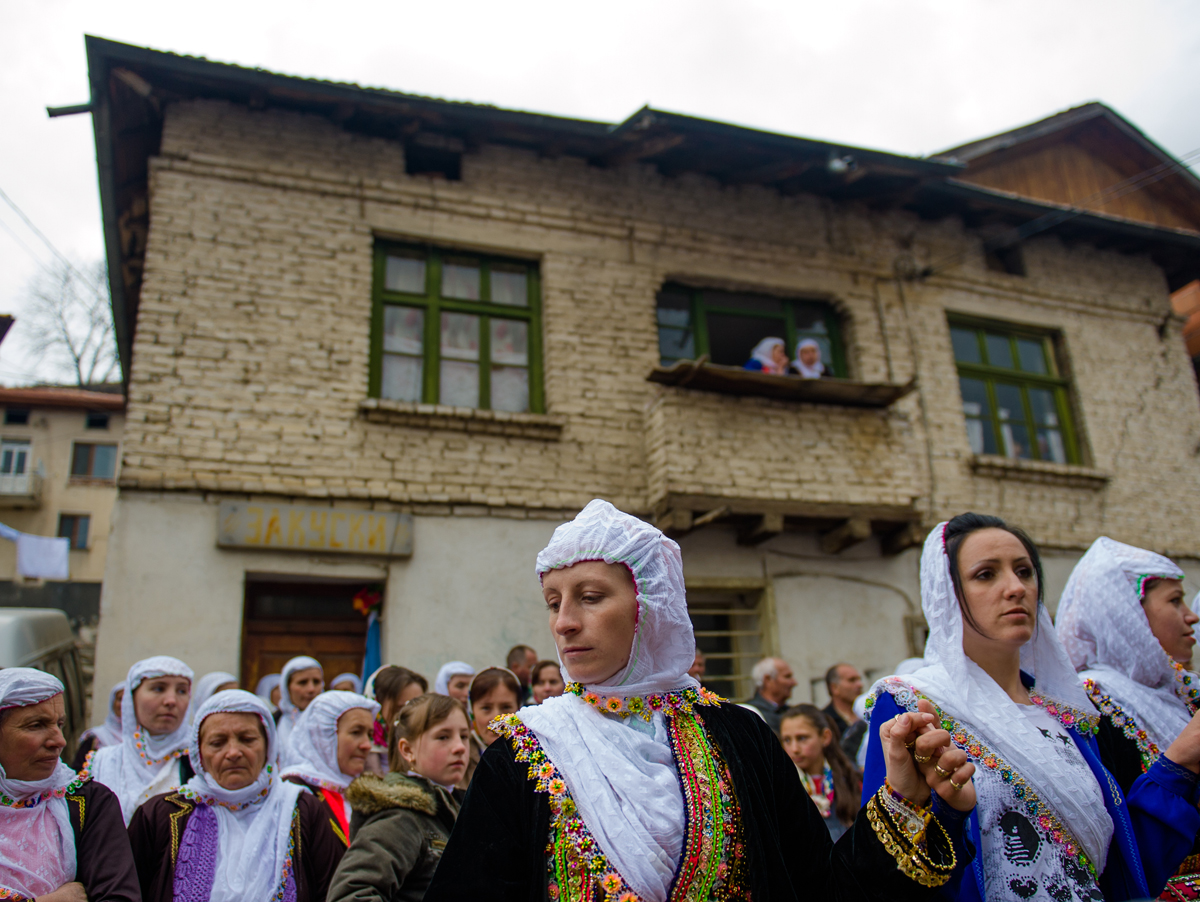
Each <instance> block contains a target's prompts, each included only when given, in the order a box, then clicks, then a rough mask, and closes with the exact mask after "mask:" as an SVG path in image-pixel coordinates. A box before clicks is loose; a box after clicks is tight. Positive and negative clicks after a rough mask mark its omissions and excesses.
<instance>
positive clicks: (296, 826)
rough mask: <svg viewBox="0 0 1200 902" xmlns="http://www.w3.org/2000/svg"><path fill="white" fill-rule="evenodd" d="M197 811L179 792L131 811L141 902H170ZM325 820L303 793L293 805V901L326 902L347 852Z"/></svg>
mask: <svg viewBox="0 0 1200 902" xmlns="http://www.w3.org/2000/svg"><path fill="white" fill-rule="evenodd" d="M195 810H196V803H195V802H193V801H191V800H190V799H188V798H185V797H184V796H181V795H180V794H179V793H176V792H167V793H163V794H162V795H157V796H155V797H154V798H152V799H150V801H148V802H146V803H145V804H144V805H142V807H141V808H139V809H138V810H137V811H135V812H134V815H133V820H132V821H130V823H129V841H130V844H131V845H132V846H133V858H134V861H135V862H136V863H137V873H138V880H139V881H140V882H141V885H142V899H143V900H145V902H172V900H173V898H174V884H175V857H176V855H178V853H179V842H180V840H181V839H182V838H183V831H184V829H185V827H186V826H187V822H188V818H190V817H191V816H192V812H193V811H195ZM329 821H330V817H329V807H328V806H327V805H326V804H325V801H324V800H323V799H319V798H317V797H316V796H314V795H311V794H310V793H307V792H306V793H303V794H302V795H301V796H300V797H299V798H298V799H297V800H296V811H295V813H294V814H293V816H292V835H293V837H294V840H295V848H296V850H297V854H296V857H297V859H298V861H297V863H296V870H295V875H296V902H324V899H325V894H326V893H327V892H328V891H329V881H330V880H331V879H332V878H333V872H334V871H335V870H337V866H338V862H339V861H341V860H342V855H343V854H344V853H345V851H346V847H345V846H344V845H342V842H341V840H339V839H338V838H337V836H336V835H334V832H333V829H332V828H331V827H330V825H329ZM89 898H90V897H89ZM247 902H249V900H247Z"/></svg>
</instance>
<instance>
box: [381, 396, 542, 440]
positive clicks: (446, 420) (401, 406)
mask: <svg viewBox="0 0 1200 902" xmlns="http://www.w3.org/2000/svg"><path fill="white" fill-rule="evenodd" d="M358 412H359V414H360V415H361V416H362V417H364V418H365V419H366V420H367V422H369V423H381V424H384V425H388V426H409V427H414V428H418V429H451V430H454V431H456V432H471V433H477V434H483V435H503V436H508V437H511V438H528V439H537V440H540V441H545V442H557V441H561V439H562V432H563V427H564V426H565V425H566V421H565V420H564V419H563V418H562V417H556V416H553V415H551V414H545V413H506V412H504V411H500V410H476V409H475V408H471V407H447V406H444V405H441V404H414V403H411V402H408V401H386V400H383V399H382V398H365V399H363V400H362V401H360V402H359V404H358Z"/></svg>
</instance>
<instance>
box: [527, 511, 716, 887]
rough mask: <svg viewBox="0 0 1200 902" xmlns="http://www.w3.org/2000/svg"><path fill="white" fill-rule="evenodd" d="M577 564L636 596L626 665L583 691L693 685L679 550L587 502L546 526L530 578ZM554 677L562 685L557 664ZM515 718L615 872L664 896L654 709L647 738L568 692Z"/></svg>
mask: <svg viewBox="0 0 1200 902" xmlns="http://www.w3.org/2000/svg"><path fill="white" fill-rule="evenodd" d="M580 561H605V562H607V563H610V564H624V565H625V566H626V567H627V568H628V569H629V573H630V575H631V576H632V577H633V584H634V590H635V591H636V593H637V613H636V617H637V620H636V627H635V629H634V636H633V645H632V647H631V648H630V650H629V660H628V662H627V663H626V665H625V666H624V667H623V668H622V669H621V670H619V671H618V672H617V673H616V674H614V675H613V676H612V677H610V678H609V679H607V680H605V681H604V682H603V683H597V684H593V685H589V686H588V687H587V688H589V689H592V690H594V691H596V692H597V693H599V694H602V695H607V696H611V695H619V696H625V697H632V696H639V697H643V696H647V695H651V694H657V693H666V692H672V691H676V690H683V689H698V688H699V687H700V684H699V683H698V682H696V680H694V679H693V678H692V677H690V676H688V668H689V667H691V666H692V662H693V660H695V656H696V642H695V637H694V636H693V634H692V622H691V619H690V618H689V616H688V611H687V599H686V597H685V594H684V587H683V558H682V556H681V554H680V551H679V546H678V545H676V544H675V543H674V542H672V541H671V540H670V539H668V538H667V537H666V536H664V535H663V534H662V533H661V532H659V531H658V530H657V529H655V528H654V527H653V526H651V525H649V524H648V523H645V522H643V521H642V520H639V519H638V518H637V517H631V516H629V515H628V514H623V513H621V512H620V511H619V510H617V509H616V508H615V507H613V506H612V505H611V504H609V503H608V502H607V501H600V500H596V501H592V502H591V503H590V504H588V506H587V507H585V508H584V509H583V510H582V511H581V512H580V514H579V516H577V517H576V518H575V519H574V520H572V521H571V522H570V523H565V524H563V525H562V526H560V527H558V529H556V530H554V535H553V536H552V537H551V539H550V544H549V545H547V546H546V547H545V548H544V549H543V550H542V552H541V554H539V555H538V557H537V574H538V578H539V579H541V578H542V577H543V576H544V575H545V574H546V573H548V572H549V571H551V570H557V569H560V568H563V567H571V566H573V565H575V564H578V563H579V562H580ZM562 673H563V678H564V679H566V680H568V681H572V679H573V678H572V677H571V674H570V672H569V668H568V667H567V666H566V664H565V663H564V664H563V666H562ZM516 716H517V717H519V718H520V719H521V721H522V722H523V723H524V724H525V726H526V727H528V728H529V729H530V730H532V731H533V733H534V734H535V735H536V736H537V738H538V741H539V742H540V743H541V746H542V749H543V751H544V752H545V753H546V755H547V756H548V757H549V758H550V760H551V761H552V762H553V763H554V765H555V766H556V767H557V768H558V769H559V771H560V772H561V773H562V774H563V777H564V779H565V780H566V782H567V788H568V789H569V790H570V791H571V795H572V797H573V798H574V800H575V802H576V804H577V805H578V806H579V812H580V814H581V815H582V816H583V819H584V821H585V822H586V823H587V825H588V828H589V829H590V830H591V832H592V834H593V836H595V838H596V842H597V843H599V845H600V848H601V850H602V851H603V852H604V854H605V855H606V856H607V857H608V859H609V860H610V861H611V862H612V863H613V864H614V865H615V867H616V869H617V871H618V872H619V873H620V874H621V876H622V877H624V878H625V880H626V881H627V882H628V883H629V885H630V887H631V888H632V889H633V890H634V891H636V892H637V894H638V895H639V896H640V897H641V898H643V899H648V900H652V902H662V900H665V899H666V898H667V895H668V894H669V892H670V888H671V882H672V880H673V878H674V875H675V870H676V867H677V865H678V862H679V856H680V854H681V853H682V849H683V831H684V827H685V821H686V814H685V812H684V807H683V795H682V791H681V790H680V784H679V777H678V773H677V771H676V768H675V761H674V758H673V756H672V754H671V747H670V742H669V738H668V734H667V728H666V724H665V722H664V720H663V717H662V714H661V713H656V714H655V715H654V718H653V721H652V726H653V728H654V729H653V735H649V734H648V733H647V732H642V731H640V730H638V729H636V728H634V727H631V726H630V725H629V723H626V722H623V721H622V720H621V719H620V718H618V717H614V716H610V715H607V714H601V713H600V712H599V711H597V710H596V709H594V708H593V707H591V706H590V705H589V704H588V703H587V702H585V701H584V700H583V699H582V698H580V697H579V696H577V695H573V694H570V693H568V694H566V695H561V696H559V697H557V698H548V699H546V700H545V701H544V702H542V704H540V705H534V706H530V707H527V708H522V709H521V710H520V711H519V712H518V713H517V715H516ZM635 719H636V718H630V719H629V720H630V721H633V720H635Z"/></svg>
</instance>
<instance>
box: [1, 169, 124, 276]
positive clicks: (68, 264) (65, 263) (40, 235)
mask: <svg viewBox="0 0 1200 902" xmlns="http://www.w3.org/2000/svg"><path fill="white" fill-rule="evenodd" d="M0 200H3V201H4V202H5V203H6V204H8V205H9V206H10V207H12V209H13V212H15V213H16V214H17V215H18V216H20V217H21V221H22V222H24V223H25V225H27V226H29V229H30V231H32V232H33V234H35V235H37V236H38V238H40V239H41V240H42V244H44V245H46V247H48V248H50V252H51V253H52V254H54V256H55V257H57V258H58V262H59V263H61V264H62V265H63V266H65V267H66V268H67V269H68V270H69V271H71V272H72V273H74V274H75V276H76V277H77V278H79V279H81V280H82V281H83V282H84V284H85V285H89V286H91V287H92V288H95V289H97V290H101V289H102V288H103V286H101V285H99V284H97V283H95V282H93V281H92V280H91V279H90V278H89V277H88V276H85V275H84V274H83V273H81V272H80V271H79V270H78V269H76V268H75V266H74V264H72V263H71V261H70V260H68V259H67V256H66V255H65V254H64V253H63V252H62V251H60V250H59V249H58V248H57V247H55V246H54V243H53V242H52V241H51V240H50V239H49V238H47V237H46V236H45V234H44V233H43V232H42V230H41V229H39V228H38V227H37V226H36V225H34V224H33V220H32V219H30V218H29V217H28V216H27V215H25V211H24V210H22V209H21V208H20V207H18V206H17V203H16V201H14V200H13V199H12V198H11V197H9V196H8V195H7V194H5V193H4V189H3V188H0ZM6 228H7V227H6ZM8 231H9V232H10V233H12V230H11V229H9V230H8ZM12 234H13V237H16V235H15V233H12ZM26 250H28V248H26ZM30 253H32V251H31V252H30ZM43 265H44V264H43Z"/></svg>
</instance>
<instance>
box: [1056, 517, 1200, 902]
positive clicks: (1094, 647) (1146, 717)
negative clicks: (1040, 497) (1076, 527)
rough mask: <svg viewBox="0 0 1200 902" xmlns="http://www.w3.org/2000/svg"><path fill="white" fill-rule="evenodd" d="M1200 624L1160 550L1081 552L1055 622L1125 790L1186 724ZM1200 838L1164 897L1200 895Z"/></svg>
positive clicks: (1198, 689)
mask: <svg viewBox="0 0 1200 902" xmlns="http://www.w3.org/2000/svg"><path fill="white" fill-rule="evenodd" d="M1197 621H1200V617H1197V616H1196V614H1195V613H1193V612H1192V610H1191V609H1190V608H1189V607H1188V606H1187V602H1186V600H1185V599H1184V595H1183V571H1182V570H1180V569H1179V568H1178V567H1177V566H1175V564H1174V563H1172V562H1171V561H1170V560H1168V559H1167V558H1165V557H1163V556H1162V555H1159V554H1155V553H1154V552H1152V551H1146V550H1144V549H1141V548H1135V547H1133V546H1132V545H1124V544H1122V543H1121V542H1116V541H1114V540H1112V539H1110V538H1108V537H1107V536H1101V537H1100V538H1098V539H1097V540H1096V541H1095V542H1093V543H1092V547H1091V548H1089V549H1088V551H1087V553H1086V554H1085V555H1084V556H1083V557H1082V558H1080V559H1079V563H1078V564H1076V565H1075V569H1074V570H1073V571H1072V573H1071V578H1070V579H1069V580H1067V587H1066V589H1065V590H1064V591H1063V595H1062V600H1061V601H1059V603H1058V618H1057V621H1056V628H1057V630H1058V635H1059V637H1060V638H1061V639H1062V642H1063V645H1064V646H1065V647H1066V649H1067V654H1068V655H1070V657H1071V663H1072V664H1074V665H1075V669H1076V670H1077V671H1079V676H1080V678H1081V679H1082V680H1083V681H1084V688H1085V690H1086V691H1087V694H1088V696H1089V697H1090V698H1091V699H1092V702H1093V703H1095V705H1096V707H1097V708H1099V709H1100V715H1101V721H1100V734H1099V736H1098V740H1099V743H1100V748H1101V750H1102V752H1104V753H1105V759H1106V760H1105V763H1106V764H1107V765H1108V767H1109V769H1110V770H1111V771H1112V774H1113V776H1114V777H1116V779H1117V783H1118V784H1120V786H1121V789H1122V790H1124V791H1125V792H1126V793H1128V792H1129V791H1130V790H1131V789H1132V788H1133V784H1134V783H1135V782H1136V781H1137V779H1138V778H1139V777H1140V776H1141V775H1142V774H1143V773H1145V772H1146V771H1148V770H1149V769H1150V768H1151V767H1153V766H1154V764H1155V762H1157V761H1158V760H1159V758H1160V757H1161V756H1162V754H1163V752H1165V751H1166V750H1167V749H1168V748H1169V747H1170V745H1171V743H1173V742H1174V741H1175V740H1176V739H1177V738H1178V737H1179V734H1180V733H1182V732H1183V731H1184V729H1186V728H1187V726H1188V722H1189V721H1191V720H1192V718H1193V716H1194V715H1195V713H1196V710H1197V708H1198V707H1200V685H1197V683H1196V675H1195V674H1193V673H1191V672H1190V671H1188V670H1186V669H1185V665H1187V664H1190V663H1191V660H1192V649H1193V647H1194V646H1195V644H1196V640H1195V638H1194V637H1193V636H1192V633H1193V627H1194V626H1195V624H1196V623H1197ZM1197 856H1200V841H1197V842H1194V843H1193V845H1192V850H1191V854H1190V855H1189V856H1188V858H1187V859H1186V860H1185V861H1184V863H1183V866H1182V867H1181V868H1180V870H1179V871H1178V872H1177V873H1176V874H1175V876H1173V877H1172V878H1171V879H1170V880H1169V881H1168V883H1167V894H1166V895H1167V897H1169V898H1181V899H1194V898H1197V897H1200V857H1197Z"/></svg>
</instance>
